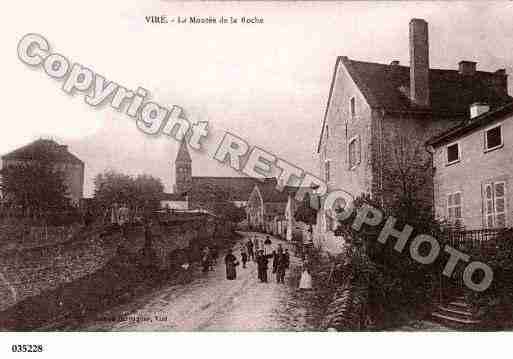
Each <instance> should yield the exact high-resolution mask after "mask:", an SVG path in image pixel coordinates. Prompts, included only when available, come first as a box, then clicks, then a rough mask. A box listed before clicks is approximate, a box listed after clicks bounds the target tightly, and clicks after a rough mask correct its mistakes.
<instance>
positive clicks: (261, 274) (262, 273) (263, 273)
mask: <svg viewBox="0 0 513 359" xmlns="http://www.w3.org/2000/svg"><path fill="white" fill-rule="evenodd" d="M256 261H257V269H258V279H260V282H262V283H267V265H268V263H269V261H268V259H267V256H266V255H265V254H264V250H263V249H260V250H259V251H258V255H257V257H256Z"/></svg>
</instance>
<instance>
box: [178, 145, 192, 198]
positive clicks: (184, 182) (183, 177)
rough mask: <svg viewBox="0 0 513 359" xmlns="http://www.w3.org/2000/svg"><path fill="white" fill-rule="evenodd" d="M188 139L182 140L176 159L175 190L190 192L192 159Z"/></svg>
mask: <svg viewBox="0 0 513 359" xmlns="http://www.w3.org/2000/svg"><path fill="white" fill-rule="evenodd" d="M185 141H186V140H185V139H184V140H182V142H181V143H180V148H179V149H178V154H177V155H176V160H175V179H176V185H175V192H176V193H185V192H188V191H189V190H190V188H191V185H192V159H191V155H190V154H189V150H188V149H187V143H186V142H185Z"/></svg>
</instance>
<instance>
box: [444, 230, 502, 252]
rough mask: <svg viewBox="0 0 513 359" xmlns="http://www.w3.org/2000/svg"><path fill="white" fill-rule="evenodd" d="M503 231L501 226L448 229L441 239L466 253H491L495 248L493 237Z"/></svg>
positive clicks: (496, 236) (495, 237)
mask: <svg viewBox="0 0 513 359" xmlns="http://www.w3.org/2000/svg"><path fill="white" fill-rule="evenodd" d="M504 231H505V229H503V228H486V229H476V230H467V231H448V232H446V233H444V235H443V236H442V238H441V239H442V242H444V243H446V244H448V245H450V246H451V247H453V248H455V249H458V250H460V251H464V252H466V253H475V254H491V253H493V252H494V251H496V250H497V243H496V241H495V239H497V238H498V236H499V234H501V233H503V232H504Z"/></svg>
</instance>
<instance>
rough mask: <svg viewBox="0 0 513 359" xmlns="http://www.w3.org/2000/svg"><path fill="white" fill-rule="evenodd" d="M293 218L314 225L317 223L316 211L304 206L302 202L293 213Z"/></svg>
mask: <svg viewBox="0 0 513 359" xmlns="http://www.w3.org/2000/svg"><path fill="white" fill-rule="evenodd" d="M294 219H295V220H296V221H298V222H303V223H306V224H310V225H315V224H316V223H317V211H316V210H315V209H313V208H311V207H309V206H306V205H305V204H304V203H302V204H301V205H300V206H298V208H297V209H296V213H295V214H294Z"/></svg>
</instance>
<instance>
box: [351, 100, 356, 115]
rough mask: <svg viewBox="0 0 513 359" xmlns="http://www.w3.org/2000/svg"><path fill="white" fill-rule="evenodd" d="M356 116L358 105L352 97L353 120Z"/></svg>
mask: <svg viewBox="0 0 513 359" xmlns="http://www.w3.org/2000/svg"><path fill="white" fill-rule="evenodd" d="M355 116H356V104H355V99H354V97H351V118H354V117H355Z"/></svg>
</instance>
